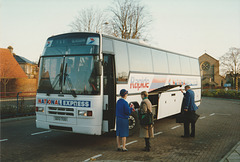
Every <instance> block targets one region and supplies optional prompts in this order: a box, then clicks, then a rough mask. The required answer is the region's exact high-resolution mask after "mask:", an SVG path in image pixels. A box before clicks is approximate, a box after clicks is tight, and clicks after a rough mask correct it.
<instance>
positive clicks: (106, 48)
mask: <svg viewBox="0 0 240 162" xmlns="http://www.w3.org/2000/svg"><path fill="white" fill-rule="evenodd" d="M102 51H103V53H108V54H112V53H113V43H112V40H111V39H108V38H103V39H102Z"/></svg>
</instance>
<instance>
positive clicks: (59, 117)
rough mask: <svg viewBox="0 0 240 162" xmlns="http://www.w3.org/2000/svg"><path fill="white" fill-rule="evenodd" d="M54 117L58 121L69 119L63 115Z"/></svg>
mask: <svg viewBox="0 0 240 162" xmlns="http://www.w3.org/2000/svg"><path fill="white" fill-rule="evenodd" d="M54 119H55V120H57V121H68V118H67V117H61V116H55V117H54Z"/></svg>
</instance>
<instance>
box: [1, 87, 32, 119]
mask: <svg viewBox="0 0 240 162" xmlns="http://www.w3.org/2000/svg"><path fill="white" fill-rule="evenodd" d="M0 96H1V97H0V109H1V119H4V118H9V117H17V116H26V115H35V108H36V106H35V105H36V92H6V93H4V92H0Z"/></svg>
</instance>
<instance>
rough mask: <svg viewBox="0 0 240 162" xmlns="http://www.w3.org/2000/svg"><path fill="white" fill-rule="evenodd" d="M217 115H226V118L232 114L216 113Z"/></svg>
mask: <svg viewBox="0 0 240 162" xmlns="http://www.w3.org/2000/svg"><path fill="white" fill-rule="evenodd" d="M216 115H226V116H231V115H232V114H220V113H216Z"/></svg>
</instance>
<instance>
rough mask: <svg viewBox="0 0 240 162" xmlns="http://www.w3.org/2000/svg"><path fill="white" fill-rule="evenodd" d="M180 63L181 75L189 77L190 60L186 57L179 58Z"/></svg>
mask: <svg viewBox="0 0 240 162" xmlns="http://www.w3.org/2000/svg"><path fill="white" fill-rule="evenodd" d="M180 63H181V69H182V74H186V75H189V74H190V75H191V74H192V73H191V66H190V58H189V57H186V56H180Z"/></svg>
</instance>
